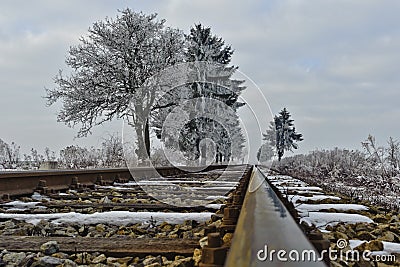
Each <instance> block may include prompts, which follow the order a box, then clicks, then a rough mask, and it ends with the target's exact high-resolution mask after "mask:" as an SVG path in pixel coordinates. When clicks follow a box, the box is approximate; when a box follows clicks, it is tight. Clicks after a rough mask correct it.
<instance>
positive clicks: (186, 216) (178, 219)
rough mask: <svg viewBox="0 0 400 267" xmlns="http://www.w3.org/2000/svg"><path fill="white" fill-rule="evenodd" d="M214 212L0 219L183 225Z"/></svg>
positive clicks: (1, 215)
mask: <svg viewBox="0 0 400 267" xmlns="http://www.w3.org/2000/svg"><path fill="white" fill-rule="evenodd" d="M212 214H214V213H212V212H191V213H179V212H130V211H109V212H100V213H99V212H96V213H93V214H82V213H76V212H69V213H52V214H8V213H0V219H15V220H20V221H25V222H27V223H32V224H37V223H39V222H40V221H41V220H45V221H51V222H52V223H54V224H62V223H69V224H99V223H108V224H113V225H125V224H129V223H143V222H146V221H148V220H150V219H151V218H152V217H153V220H155V221H157V223H162V222H164V221H165V222H168V223H171V224H181V223H183V222H184V221H185V220H195V221H198V222H204V221H207V220H209V219H210V217H211V215H212Z"/></svg>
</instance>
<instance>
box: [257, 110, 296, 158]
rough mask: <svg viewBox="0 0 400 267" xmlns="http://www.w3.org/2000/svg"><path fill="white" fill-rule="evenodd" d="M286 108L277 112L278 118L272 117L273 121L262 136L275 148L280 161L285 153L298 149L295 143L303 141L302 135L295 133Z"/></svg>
mask: <svg viewBox="0 0 400 267" xmlns="http://www.w3.org/2000/svg"><path fill="white" fill-rule="evenodd" d="M290 117H291V115H290V113H289V111H287V109H286V108H284V109H282V110H281V111H280V112H279V115H278V116H275V117H274V121H273V122H270V127H269V129H268V130H267V132H266V134H264V140H267V141H268V143H269V144H270V145H271V146H272V147H275V149H276V153H277V154H278V160H279V161H280V160H281V159H282V157H283V154H284V153H285V151H293V149H297V148H298V144H296V142H300V141H303V135H302V134H300V133H297V132H296V128H295V126H294V123H293V122H294V120H293V119H291V118H290Z"/></svg>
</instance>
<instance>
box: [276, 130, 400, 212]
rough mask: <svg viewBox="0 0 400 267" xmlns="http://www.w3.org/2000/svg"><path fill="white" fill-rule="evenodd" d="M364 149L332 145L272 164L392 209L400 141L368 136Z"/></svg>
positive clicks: (398, 188) (398, 192) (398, 190)
mask: <svg viewBox="0 0 400 267" xmlns="http://www.w3.org/2000/svg"><path fill="white" fill-rule="evenodd" d="M361 144H362V147H363V150H362V151H360V150H348V149H340V148H334V149H331V150H314V151H311V152H309V153H308V154H301V155H294V156H291V157H286V158H283V159H282V160H281V161H280V162H276V163H275V167H276V168H277V169H278V170H280V171H281V172H283V173H286V174H290V175H293V176H297V177H300V178H302V179H303V180H305V181H307V182H309V183H311V184H314V185H318V186H321V187H323V188H324V189H326V190H329V191H333V192H339V193H342V194H345V195H347V196H349V197H351V198H354V199H358V200H367V201H369V202H372V203H375V204H379V205H382V206H385V207H388V208H391V209H393V208H394V209H398V208H399V206H400V205H399V203H400V168H399V166H400V143H399V142H398V141H396V140H395V139H394V138H392V137H390V138H389V139H388V141H387V143H386V144H385V145H379V144H377V142H376V140H375V138H374V137H373V136H372V135H369V136H368V138H367V139H366V140H365V141H363V142H362V143H361Z"/></svg>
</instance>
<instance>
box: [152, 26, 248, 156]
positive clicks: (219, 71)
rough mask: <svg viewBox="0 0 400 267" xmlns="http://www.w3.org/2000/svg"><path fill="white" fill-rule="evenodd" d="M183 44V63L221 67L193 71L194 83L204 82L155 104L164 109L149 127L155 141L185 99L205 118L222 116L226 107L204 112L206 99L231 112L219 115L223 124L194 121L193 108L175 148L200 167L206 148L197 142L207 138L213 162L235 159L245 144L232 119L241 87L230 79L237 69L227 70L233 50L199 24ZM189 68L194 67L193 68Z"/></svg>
mask: <svg viewBox="0 0 400 267" xmlns="http://www.w3.org/2000/svg"><path fill="white" fill-rule="evenodd" d="M186 41H187V50H186V53H185V60H186V61H187V62H211V63H218V64H220V65H221V67H216V68H214V69H212V70H209V69H202V68H201V67H200V68H197V69H194V70H193V71H195V73H197V74H196V75H197V77H199V79H198V80H206V81H208V82H206V83H205V82H193V83H191V84H189V85H184V86H180V87H176V88H174V89H172V90H171V91H170V92H169V93H168V94H166V95H165V97H163V99H161V100H160V101H159V103H157V105H156V106H164V107H166V106H167V108H165V109H164V110H162V109H160V110H159V111H157V112H155V113H154V115H155V116H153V126H155V127H156V128H158V129H157V130H156V134H157V137H158V138H161V130H162V125H163V122H164V121H165V119H166V116H167V115H168V114H170V112H171V111H172V110H173V109H174V108H175V107H176V105H179V103H182V102H184V100H188V99H196V103H195V104H194V106H196V107H201V109H202V110H203V111H205V114H207V112H208V114H209V113H210V112H220V113H224V111H226V107H222V106H221V107H216V106H215V105H214V103H213V107H212V109H208V110H207V108H209V107H207V104H206V102H208V101H207V99H214V100H218V101H219V102H220V103H221V104H222V105H225V106H228V107H230V108H231V109H232V110H233V112H229V114H223V116H224V115H225V116H226V117H225V118H224V121H223V124H222V123H220V122H218V121H216V120H213V119H211V118H208V117H207V116H205V117H201V116H200V117H198V116H197V115H198V114H196V112H197V111H198V110H197V109H196V108H194V109H193V110H192V111H191V112H192V113H193V114H191V116H190V117H191V118H196V119H192V120H191V121H189V122H187V123H186V125H184V127H183V129H180V133H179V144H178V147H179V149H180V150H181V151H183V152H185V154H186V156H187V157H188V158H189V159H191V160H194V159H199V158H200V157H201V159H202V163H203V164H204V163H205V158H206V154H207V147H206V146H201V147H200V143H201V142H200V141H201V140H203V139H205V138H209V139H211V140H213V141H214V143H215V146H216V147H215V149H216V153H217V157H216V162H218V161H222V158H224V161H229V160H230V158H231V156H232V153H233V154H235V155H238V156H239V155H241V154H242V153H241V152H242V149H243V143H244V141H245V139H244V136H243V134H242V132H241V129H240V127H239V118H238V116H237V115H236V111H237V109H238V108H239V107H241V106H243V105H244V104H243V103H240V102H238V97H239V95H240V93H241V92H242V91H243V90H244V89H245V87H243V86H241V85H242V83H243V81H239V80H234V79H232V78H231V77H232V75H233V74H234V72H235V71H236V69H237V67H234V66H228V64H229V62H230V59H231V56H232V54H233V50H232V48H231V47H230V46H226V45H225V43H224V41H223V40H222V39H221V38H218V37H216V36H213V35H212V34H211V29H210V28H207V27H203V26H202V25H201V24H198V25H195V26H194V27H193V28H192V29H191V30H190V34H189V35H188V36H186ZM193 66H196V64H194V65H193ZM203 66H204V65H203ZM202 77H206V79H202ZM173 102H175V103H176V105H174V104H173ZM219 117H220V116H219ZM163 141H164V142H165V144H166V145H167V146H170V147H173V146H176V145H177V144H169V143H168V140H166V138H165V137H164V140H163Z"/></svg>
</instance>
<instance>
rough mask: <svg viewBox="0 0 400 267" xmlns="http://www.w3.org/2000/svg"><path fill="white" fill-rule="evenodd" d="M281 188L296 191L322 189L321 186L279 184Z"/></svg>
mask: <svg viewBox="0 0 400 267" xmlns="http://www.w3.org/2000/svg"><path fill="white" fill-rule="evenodd" d="M277 188H278V189H279V190H284V191H286V190H293V191H294V190H295V191H305V192H309V191H322V188H321V187H318V186H277Z"/></svg>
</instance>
